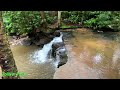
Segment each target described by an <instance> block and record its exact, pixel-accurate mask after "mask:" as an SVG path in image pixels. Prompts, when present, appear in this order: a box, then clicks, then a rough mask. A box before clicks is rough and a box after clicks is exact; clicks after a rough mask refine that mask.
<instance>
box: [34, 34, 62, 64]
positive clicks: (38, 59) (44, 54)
mask: <svg viewBox="0 0 120 90" xmlns="http://www.w3.org/2000/svg"><path fill="white" fill-rule="evenodd" d="M62 37H63V34H62V33H61V32H60V37H55V38H54V39H53V40H52V41H51V42H50V43H48V44H45V45H44V46H43V48H42V49H41V50H38V51H36V52H35V54H34V56H33V58H34V59H33V60H32V63H45V62H47V61H49V60H52V57H51V54H50V56H49V57H50V58H48V53H49V51H50V50H51V49H52V44H53V43H57V42H63V40H62ZM48 59H49V60H48Z"/></svg>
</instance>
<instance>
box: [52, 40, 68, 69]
mask: <svg viewBox="0 0 120 90" xmlns="http://www.w3.org/2000/svg"><path fill="white" fill-rule="evenodd" d="M52 56H53V57H54V58H55V60H58V61H59V62H58V66H57V67H58V68H59V67H60V66H62V65H64V64H65V63H66V62H67V53H66V48H65V44H64V42H58V43H53V45H52Z"/></svg>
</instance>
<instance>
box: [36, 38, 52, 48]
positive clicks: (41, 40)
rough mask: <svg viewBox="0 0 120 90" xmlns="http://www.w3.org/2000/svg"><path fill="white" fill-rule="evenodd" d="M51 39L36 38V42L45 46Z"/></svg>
mask: <svg viewBox="0 0 120 90" xmlns="http://www.w3.org/2000/svg"><path fill="white" fill-rule="evenodd" d="M50 41H51V39H49V38H42V39H40V40H34V43H35V44H36V45H37V46H43V45H44V44H47V43H49V42H50Z"/></svg>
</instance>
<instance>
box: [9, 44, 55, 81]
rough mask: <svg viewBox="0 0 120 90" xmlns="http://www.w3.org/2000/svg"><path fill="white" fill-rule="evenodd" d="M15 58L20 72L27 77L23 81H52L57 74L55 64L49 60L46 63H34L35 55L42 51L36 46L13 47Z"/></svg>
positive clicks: (23, 77)
mask: <svg viewBox="0 0 120 90" xmlns="http://www.w3.org/2000/svg"><path fill="white" fill-rule="evenodd" d="M11 50H12V52H13V56H14V59H15V62H16V65H17V68H18V71H19V72H24V73H25V74H27V75H26V76H21V78H22V79H52V78H53V75H54V72H55V68H56V67H55V63H54V62H53V60H51V61H50V60H49V61H47V62H44V63H32V60H34V59H38V58H37V57H36V58H35V57H34V56H35V54H36V52H37V51H39V50H40V48H39V47H36V46H11Z"/></svg>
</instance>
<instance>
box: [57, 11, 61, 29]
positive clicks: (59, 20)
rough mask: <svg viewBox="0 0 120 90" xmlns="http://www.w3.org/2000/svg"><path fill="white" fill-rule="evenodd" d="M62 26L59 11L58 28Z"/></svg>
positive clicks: (59, 12)
mask: <svg viewBox="0 0 120 90" xmlns="http://www.w3.org/2000/svg"><path fill="white" fill-rule="evenodd" d="M60 25H61V11H58V28H59V27H60Z"/></svg>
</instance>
